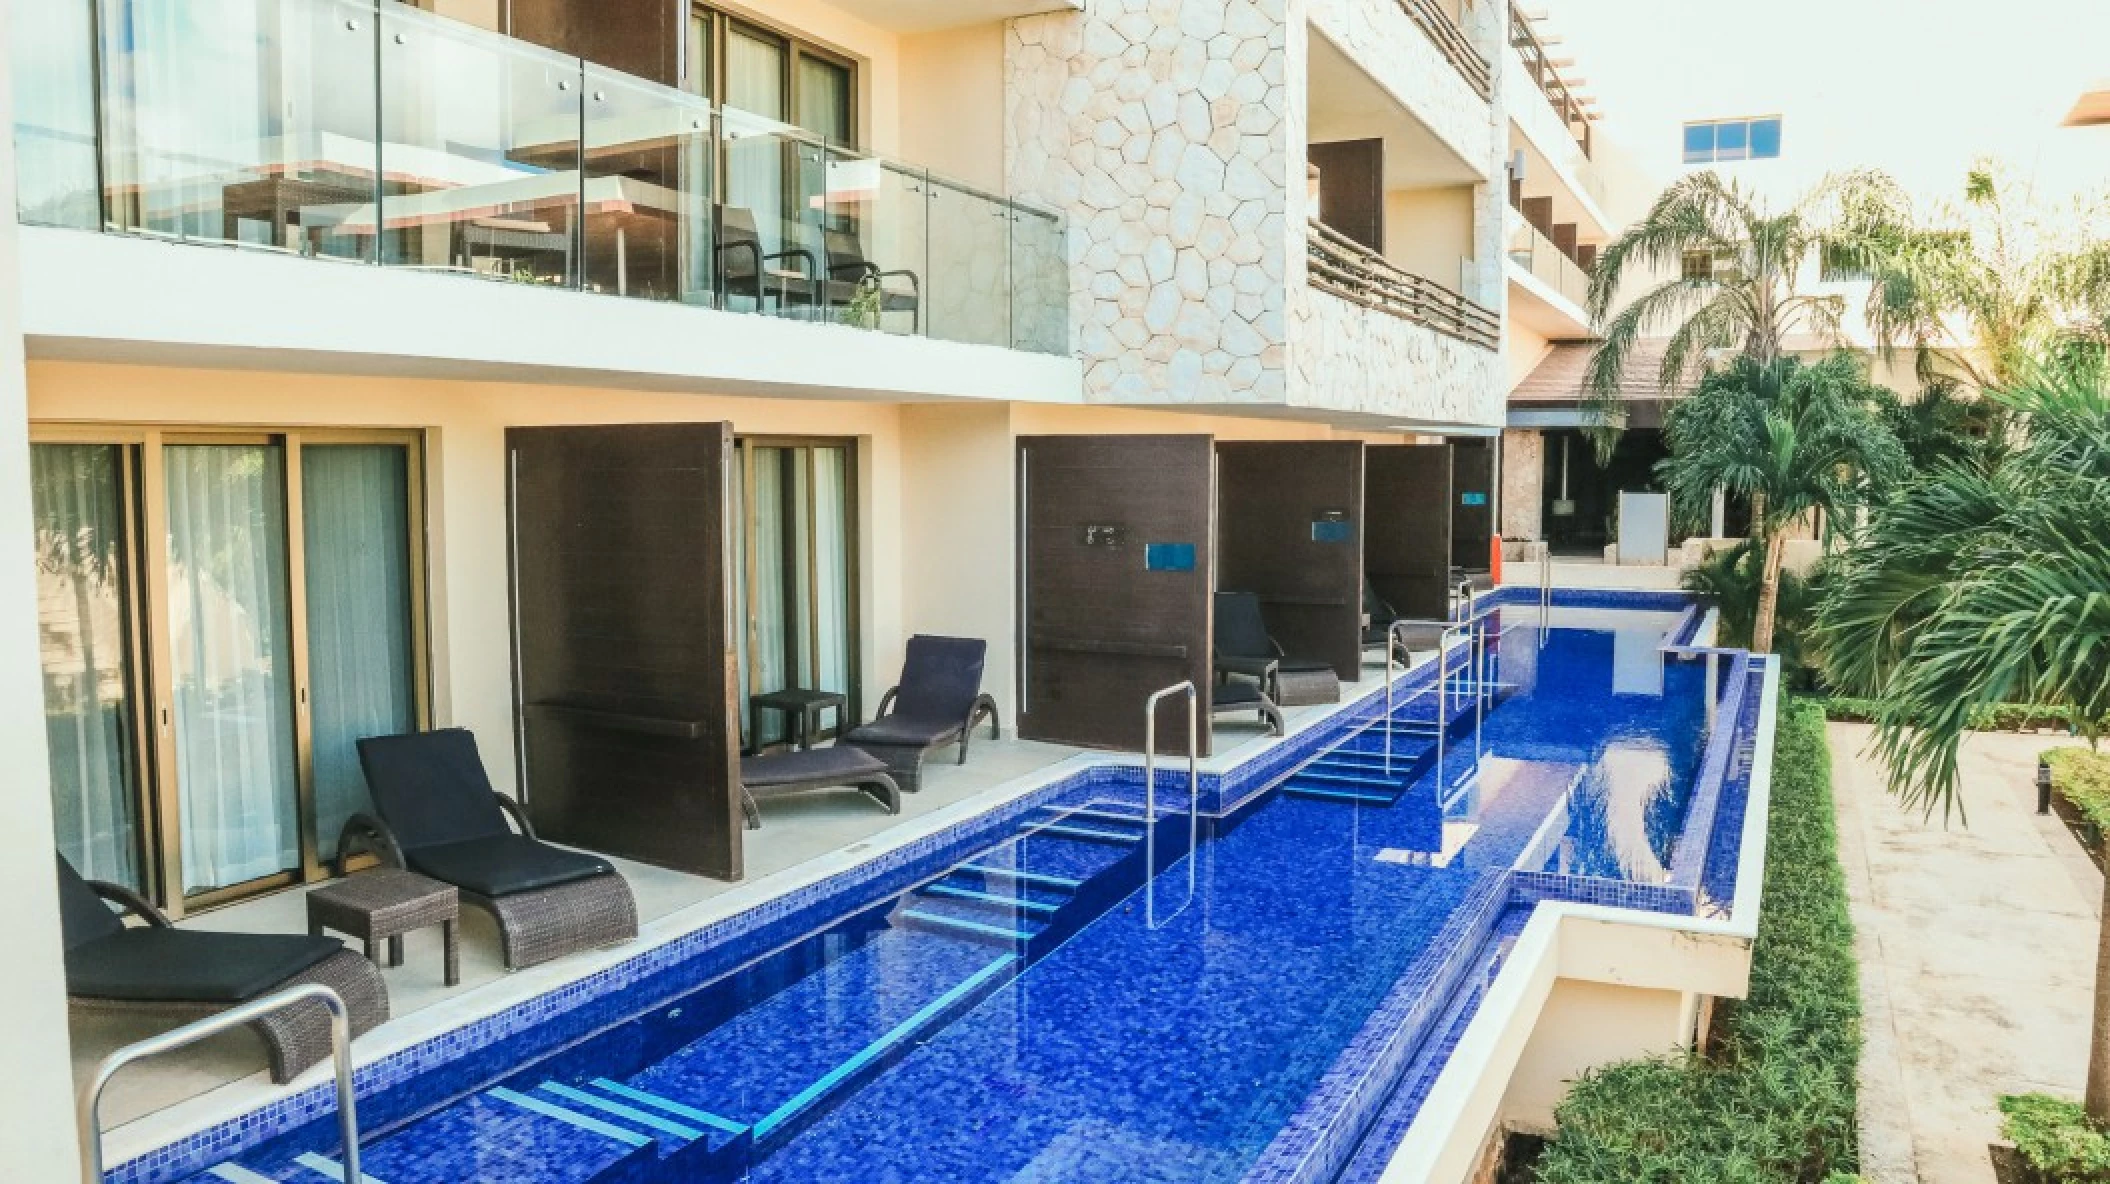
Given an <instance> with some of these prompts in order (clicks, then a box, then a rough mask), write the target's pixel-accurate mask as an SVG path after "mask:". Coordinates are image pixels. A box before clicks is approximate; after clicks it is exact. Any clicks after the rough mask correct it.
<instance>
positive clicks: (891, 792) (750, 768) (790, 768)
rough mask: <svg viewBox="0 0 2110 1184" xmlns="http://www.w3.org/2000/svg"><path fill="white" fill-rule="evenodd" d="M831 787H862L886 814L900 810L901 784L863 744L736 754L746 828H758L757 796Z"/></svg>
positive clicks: (760, 817)
mask: <svg viewBox="0 0 2110 1184" xmlns="http://www.w3.org/2000/svg"><path fill="white" fill-rule="evenodd" d="M831 789H854V790H857V791H860V792H862V793H864V794H865V795H866V796H868V797H870V798H871V799H872V800H873V801H875V802H878V803H879V804H880V805H881V806H884V807H885V808H886V812H887V813H889V814H899V813H901V788H900V786H898V785H896V784H894V779H893V777H891V776H890V775H888V773H887V769H886V764H885V762H883V761H881V760H880V759H879V758H878V757H876V756H873V755H872V754H871V753H869V752H866V751H864V750H863V749H861V748H852V747H849V746H848V745H840V744H839V745H837V746H835V747H834V748H812V749H804V750H800V751H795V752H777V753H770V754H768V755H766V756H749V757H742V758H740V810H741V813H743V814H744V815H746V817H747V829H749V830H760V829H761V828H762V813H761V811H760V810H758V809H756V808H755V803H756V802H757V801H758V800H760V799H763V798H781V797H789V796H791V795H793V794H803V793H813V792H816V791H819V790H831Z"/></svg>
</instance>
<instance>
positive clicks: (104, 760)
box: [29, 444, 143, 888]
mask: <svg viewBox="0 0 2110 1184" xmlns="http://www.w3.org/2000/svg"><path fill="white" fill-rule="evenodd" d="M29 459H30V502H31V505H32V506H33V508H34V512H35V515H36V547H37V585H38V587H37V592H38V595H37V608H38V611H37V632H38V635H39V639H40V643H41V644H40V647H39V648H40V653H41V658H42V666H43V672H44V730H45V735H46V737H47V738H48V742H49V748H50V760H51V804H52V812H53V815H54V818H53V821H54V823H55V826H54V831H55V833H56V836H57V839H58V847H59V850H60V851H61V852H62V853H63V854H64V855H65V856H66V858H67V859H68V860H70V861H71V862H72V863H73V866H74V869H75V870H77V871H79V872H80V873H81V874H82V875H84V876H87V877H89V878H90V879H96V880H112V881H115V882H117V883H120V884H127V885H130V886H132V887H134V888H138V887H142V886H143V885H141V883H140V881H139V830H138V811H137V807H136V803H137V800H138V799H137V796H136V793H135V788H134V784H135V783H134V781H133V776H134V770H135V766H134V764H133V752H132V741H131V732H130V728H131V724H132V709H133V700H132V694H131V688H132V678H131V675H132V671H131V668H130V667H131V663H130V661H129V658H128V656H127V655H128V653H129V651H128V648H127V645H126V637H125V621H126V618H127V612H126V603H125V601H126V596H127V574H126V572H125V570H124V562H123V555H124V541H125V540H124V530H125V521H124V503H123V495H122V492H121V489H122V486H121V483H120V478H119V472H118V467H119V465H120V464H122V463H123V458H122V454H121V452H120V451H119V449H118V448H116V447H114V446H112V445H107V444H37V445H33V446H31V448H30V453H29Z"/></svg>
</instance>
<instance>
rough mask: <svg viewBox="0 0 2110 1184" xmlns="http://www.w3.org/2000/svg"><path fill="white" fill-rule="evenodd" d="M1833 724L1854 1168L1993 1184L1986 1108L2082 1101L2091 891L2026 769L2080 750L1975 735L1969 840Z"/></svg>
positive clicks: (1898, 1177) (1862, 729)
mask: <svg viewBox="0 0 2110 1184" xmlns="http://www.w3.org/2000/svg"><path fill="white" fill-rule="evenodd" d="M1870 732H1871V729H1870V728H1868V727H1867V726H1866V725H1862V724H1832V725H1830V726H1829V729H1828V735H1829V739H1830V742H1831V752H1832V771H1833V772H1832V776H1833V786H1834V791H1835V799H1836V801H1835V808H1836V812H1837V815H1838V821H1839V853H1840V859H1841V861H1842V862H1843V863H1844V864H1845V867H1846V874H1847V887H1848V893H1849V896H1850V898H1851V902H1852V910H1853V918H1854V926H1855V930H1856V945H1857V953H1858V955H1859V959H1860V963H1861V996H1862V1007H1863V1013H1864V1014H1863V1022H1862V1029H1863V1037H1864V1046H1863V1049H1862V1057H1861V1156H1862V1159H1861V1170H1862V1173H1863V1174H1864V1175H1865V1176H1867V1177H1868V1178H1869V1179H1870V1180H1873V1181H1876V1182H1877V1184H1913V1182H1920V1184H1991V1182H1992V1181H1993V1180H1994V1175H1993V1170H1992V1165H1991V1163H1990V1161H1989V1160H1988V1158H1987V1155H1986V1147H1987V1145H1988V1144H1989V1143H1992V1142H1995V1141H1997V1140H1998V1139H1999V1137H2000V1116H1999V1112H1998V1111H1997V1110H1996V1109H1995V1106H1994V1102H1995V1099H1996V1098H1997V1097H1998V1096H1999V1095H2000V1094H2003V1093H2018V1092H2025V1091H2030V1090H2042V1091H2045V1092H2048V1093H2054V1094H2060V1095H2064V1096H2069V1097H2076V1098H2077V1097H2079V1096H2080V1093H2081V1089H2082V1086H2083V1083H2084V1080H2085V1073H2086V1069H2087V1055H2088V1053H2087V1050H2088V1032H2089V1007H2090V1004H2091V1000H2092V990H2091V988H2092V985H2093V982H2094V977H2095V965H2094V963H2095V944H2096V931H2097V925H2098V921H2097V917H2098V914H2099V912H2100V910H2101V907H2102V893H2103V881H2102V877H2101V876H2100V875H2099V874H2097V872H2096V870H2095V867H2094V865H2093V864H2091V863H2090V862H2089V860H2088V858H2087V856H2086V855H2084V854H2083V853H2082V851H2081V848H2080V845H2079V844H2078V843H2076V842H2075V841H2074V840H2073V838H2072V837H2071V836H2070V835H2069V834H2068V833H2067V831H2066V828H2065V827H2064V826H2063V825H2062V824H2061V823H2060V822H2059V821H2058V820H2057V819H2056V818H2052V817H2044V816H2039V815H2038V814H2037V813H2036V787H2035V778H2036V759H2037V754H2038V753H2039V752H2041V751H2042V750H2043V749H2045V748H2048V747H2051V746H2053V745H2056V744H2062V743H2078V742H2077V741H2073V740H2070V739H2068V738H2066V737H2063V736H2043V735H2010V734H2000V733H1986V734H1980V735H1977V736H1974V737H1972V738H1971V740H1970V741H1969V742H1968V743H1966V744H1965V746H1964V750H1963V777H1964V804H1965V806H1966V808H1967V809H1968V810H1969V826H1968V827H1965V826H1963V825H1961V824H1958V825H1954V826H1951V827H1949V828H1946V829H1945V828H1944V827H1943V825H1942V822H1941V819H1940V818H1939V817H1937V818H1935V819H1933V820H1931V821H1928V820H1923V819H1922V818H1921V817H1920V816H1919V814H1918V813H1917V812H1914V811H1908V810H1905V809H1903V808H1902V807H1900V805H1899V804H1898V803H1897V801H1896V800H1895V799H1893V798H1891V797H1890V796H1889V795H1888V794H1887V793H1886V792H1885V790H1884V785H1883V769H1882V766H1881V765H1880V764H1879V763H1878V762H1877V761H1875V760H1873V759H1871V758H1870V757H1868V756H1865V755H1864V750H1865V749H1866V747H1867V743H1868V739H1869V736H1870Z"/></svg>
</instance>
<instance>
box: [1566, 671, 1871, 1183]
mask: <svg viewBox="0 0 2110 1184" xmlns="http://www.w3.org/2000/svg"><path fill="white" fill-rule="evenodd" d="M1766 827H1767V830H1766V834H1767V849H1766V888H1765V899H1764V902H1763V905H1762V911H1761V913H1760V916H1759V929H1758V940H1757V943H1756V945H1755V947H1754V948H1753V951H1752V964H1751V993H1750V996H1749V998H1747V999H1745V1000H1743V1001H1742V1002H1740V1003H1732V1002H1729V1001H1724V1004H1723V1006H1724V1007H1725V1008H1727V1011H1726V1012H1725V1014H1724V1016H1723V1019H1722V1023H1721V1026H1720V1028H1719V1033H1720V1039H1719V1041H1718V1042H1717V1047H1715V1048H1714V1049H1712V1050H1710V1051H1709V1052H1707V1053H1706V1054H1704V1055H1702V1054H1693V1055H1687V1056H1680V1057H1656V1058H1649V1059H1643V1060H1637V1061H1626V1062H1622V1063H1619V1064H1615V1065H1610V1066H1607V1067H1605V1068H1601V1069H1597V1070H1594V1071H1592V1072H1590V1073H1588V1074H1586V1075H1585V1076H1584V1077H1583V1078H1582V1079H1581V1080H1580V1081H1578V1082H1576V1084H1575V1087H1574V1089H1573V1090H1572V1091H1570V1093H1569V1095H1568V1098H1567V1100H1566V1101H1564V1102H1562V1103H1561V1105H1560V1108H1559V1110H1558V1111H1557V1112H1556V1114H1555V1118H1556V1121H1557V1123H1558V1126H1559V1134H1558V1136H1557V1137H1556V1138H1554V1140H1553V1141H1552V1142H1551V1143H1550V1144H1548V1146H1547V1148H1546V1153H1545V1155H1544V1157H1543V1158H1542V1159H1541V1160H1540V1161H1539V1166H1538V1177H1537V1178H1538V1180H1539V1181H1540V1182H1541V1184H1685V1182H1688V1181H1699V1180H1705V1181H1710V1182H1713V1184H1820V1182H1824V1184H1833V1182H1836V1181H1841V1180H1850V1179H1853V1176H1852V1174H1851V1173H1852V1172H1853V1170H1854V1168H1855V1167H1856V1166H1857V1154H1858V1151H1857V1144H1856V1132H1855V1127H1854V1081H1855V1066H1856V1063H1857V1062H1858V1060H1859V1058H1860V1051H1861V1008H1860V994H1859V986H1858V981H1857V978H1856V968H1855V964H1854V956H1853V936H1854V935H1853V923H1852V921H1851V920H1850V919H1849V917H1848V915H1847V906H1846V880H1845V876H1844V874H1843V873H1842V872H1841V870H1840V867H1839V857H1838V836H1837V834H1836V832H1835V828H1834V826H1833V822H1832V787H1831V758H1830V755H1829V753H1828V751H1827V750H1826V748H1825V743H1824V712H1823V711H1822V709H1821V708H1820V707H1819V706H1818V705H1817V704H1816V703H1815V702H1813V701H1810V700H1804V699H1789V700H1787V701H1785V702H1784V703H1783V704H1782V710H1781V714H1780V726H1779V729H1778V732H1777V733H1776V736H1775V741H1774V750H1773V787H1772V809H1771V813H1770V817H1769V818H1768V820H1767V824H1766Z"/></svg>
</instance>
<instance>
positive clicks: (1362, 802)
mask: <svg viewBox="0 0 2110 1184" xmlns="http://www.w3.org/2000/svg"><path fill="white" fill-rule="evenodd" d="M1282 792H1283V793H1284V794H1286V795H1288V796H1290V797H1293V798H1307V799H1309V800H1312V801H1319V802H1340V803H1344V804H1347V805H1351V806H1380V807H1382V806H1390V805H1393V804H1394V803H1396V802H1398V801H1399V798H1398V796H1397V795H1392V794H1382V793H1358V792H1356V791H1354V790H1346V789H1327V788H1324V787H1321V786H1310V785H1299V784H1298V783H1297V782H1295V781H1291V782H1290V783H1289V784H1288V785H1286V786H1284V787H1283V789H1282Z"/></svg>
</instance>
